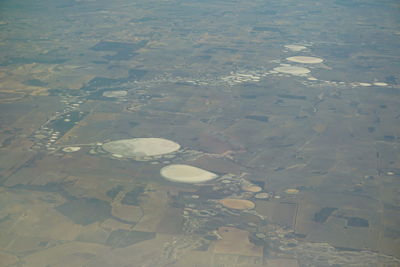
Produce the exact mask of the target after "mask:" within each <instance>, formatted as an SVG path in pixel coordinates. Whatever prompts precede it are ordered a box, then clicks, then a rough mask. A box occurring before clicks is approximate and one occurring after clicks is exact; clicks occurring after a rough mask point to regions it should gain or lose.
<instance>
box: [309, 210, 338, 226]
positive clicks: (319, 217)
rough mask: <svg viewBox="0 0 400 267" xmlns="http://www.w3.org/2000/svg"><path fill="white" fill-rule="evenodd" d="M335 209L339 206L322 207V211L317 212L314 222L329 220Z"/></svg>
mask: <svg viewBox="0 0 400 267" xmlns="http://www.w3.org/2000/svg"><path fill="white" fill-rule="evenodd" d="M335 210H337V208H330V207H325V208H322V209H321V210H320V211H318V212H317V213H315V215H314V222H319V223H324V222H326V220H328V218H329V216H331V215H332V213H333V212H334V211H335Z"/></svg>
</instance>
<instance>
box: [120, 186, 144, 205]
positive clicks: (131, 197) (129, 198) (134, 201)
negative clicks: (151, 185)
mask: <svg viewBox="0 0 400 267" xmlns="http://www.w3.org/2000/svg"><path fill="white" fill-rule="evenodd" d="M143 192H144V186H138V187H135V189H133V190H132V191H130V192H128V193H126V194H125V196H124V198H123V199H122V200H121V203H122V204H124V205H133V206H138V205H139V204H140V199H139V198H140V196H141V195H142V194H143Z"/></svg>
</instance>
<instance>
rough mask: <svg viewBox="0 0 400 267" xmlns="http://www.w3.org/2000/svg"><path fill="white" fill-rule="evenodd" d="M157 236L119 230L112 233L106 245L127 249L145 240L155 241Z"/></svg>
mask: <svg viewBox="0 0 400 267" xmlns="http://www.w3.org/2000/svg"><path fill="white" fill-rule="evenodd" d="M155 236H156V234H155V233H149V232H140V231H128V230H122V229H119V230H115V231H113V232H111V234H110V235H109V236H108V238H107V240H106V245H107V246H110V247H114V248H125V247H128V246H131V245H133V244H136V243H139V242H142V241H145V240H149V239H153V238H154V237H155Z"/></svg>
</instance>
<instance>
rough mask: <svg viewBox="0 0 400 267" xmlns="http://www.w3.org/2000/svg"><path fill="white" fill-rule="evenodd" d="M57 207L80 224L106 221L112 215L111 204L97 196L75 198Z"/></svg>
mask: <svg viewBox="0 0 400 267" xmlns="http://www.w3.org/2000/svg"><path fill="white" fill-rule="evenodd" d="M56 209H57V211H59V212H61V213H62V214H63V215H64V216H66V217H68V218H69V219H70V220H72V221H73V222H74V223H76V224H80V225H88V224H91V223H94V222H97V221H104V220H105V219H107V218H109V217H110V216H111V205H110V204H109V203H108V202H106V201H104V200H100V199H96V198H73V199H71V200H69V201H67V202H66V203H64V204H62V205H60V206H58V207H57V208H56Z"/></svg>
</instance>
